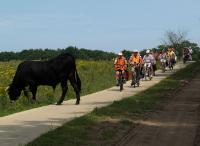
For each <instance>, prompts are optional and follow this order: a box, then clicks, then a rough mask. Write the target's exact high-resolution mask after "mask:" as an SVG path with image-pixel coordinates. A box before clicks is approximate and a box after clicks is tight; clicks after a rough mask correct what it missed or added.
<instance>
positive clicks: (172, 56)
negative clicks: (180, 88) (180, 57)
mask: <svg viewBox="0 0 200 146" xmlns="http://www.w3.org/2000/svg"><path fill="white" fill-rule="evenodd" d="M175 57H176V54H175V53H174V51H173V48H168V51H167V59H168V67H169V68H170V69H173V65H174V64H175Z"/></svg>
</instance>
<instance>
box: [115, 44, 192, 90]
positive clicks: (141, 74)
mask: <svg viewBox="0 0 200 146" xmlns="http://www.w3.org/2000/svg"><path fill="white" fill-rule="evenodd" d="M189 49H190V48H187V49H186V48H184V49H183V55H186V54H187V56H189V58H191V56H192V55H191V54H192V52H191V51H190V50H189ZM183 58H184V56H183ZM176 61H177V55H176V53H175V49H174V48H168V49H167V50H162V51H161V52H159V53H158V52H157V51H153V50H146V53H145V55H144V56H143V57H142V56H141V55H140V52H139V51H138V50H134V51H133V52H132V55H131V56H130V57H129V58H128V59H127V58H125V57H124V55H123V53H122V52H120V53H118V55H117V57H116V59H115V61H114V67H115V71H116V74H115V79H116V85H117V86H119V85H120V75H121V76H122V79H123V80H122V81H123V83H125V82H126V81H127V80H128V78H129V77H130V76H131V77H132V82H131V86H134V87H135V86H139V85H140V79H145V80H151V79H152V78H153V76H155V71H156V69H157V63H158V62H159V63H160V68H161V69H162V71H163V72H165V71H166V69H167V67H168V68H169V69H170V70H171V69H173V66H174V64H175V63H176ZM128 67H130V73H129V71H128V70H129V69H128Z"/></svg>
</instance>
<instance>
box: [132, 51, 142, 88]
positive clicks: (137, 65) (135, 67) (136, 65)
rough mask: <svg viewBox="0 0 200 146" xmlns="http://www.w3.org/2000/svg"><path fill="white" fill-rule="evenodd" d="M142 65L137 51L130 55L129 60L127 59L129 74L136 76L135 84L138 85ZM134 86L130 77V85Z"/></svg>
mask: <svg viewBox="0 0 200 146" xmlns="http://www.w3.org/2000/svg"><path fill="white" fill-rule="evenodd" d="M142 63H143V60H142V58H141V56H140V54H139V51H138V50H134V51H133V54H132V55H131V57H130V59H129V64H130V66H131V72H132V75H134V74H135V73H136V74H135V75H136V82H137V83H138V84H139V80H140V72H141V65H142ZM133 84H134V80H133V76H132V83H131V85H133Z"/></svg>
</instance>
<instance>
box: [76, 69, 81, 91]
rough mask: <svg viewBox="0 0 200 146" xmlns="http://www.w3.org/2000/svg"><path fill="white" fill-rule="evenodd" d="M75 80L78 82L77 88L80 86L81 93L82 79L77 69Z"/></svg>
mask: <svg viewBox="0 0 200 146" xmlns="http://www.w3.org/2000/svg"><path fill="white" fill-rule="evenodd" d="M75 80H76V84H77V86H78V88H79V91H81V80H80V78H79V75H78V73H77V70H76V69H75Z"/></svg>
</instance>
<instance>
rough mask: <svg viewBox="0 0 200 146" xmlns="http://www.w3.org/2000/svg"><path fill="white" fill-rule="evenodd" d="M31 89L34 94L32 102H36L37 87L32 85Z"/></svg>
mask: <svg viewBox="0 0 200 146" xmlns="http://www.w3.org/2000/svg"><path fill="white" fill-rule="evenodd" d="M29 89H30V91H31V93H32V95H33V96H32V100H33V101H36V92H37V86H35V85H31V86H30V87H29Z"/></svg>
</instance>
